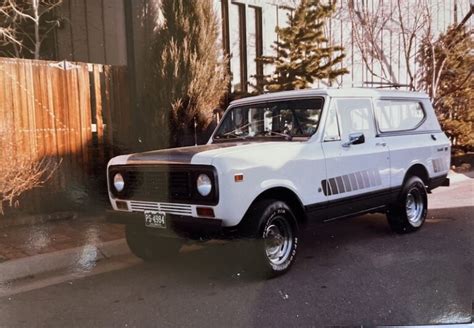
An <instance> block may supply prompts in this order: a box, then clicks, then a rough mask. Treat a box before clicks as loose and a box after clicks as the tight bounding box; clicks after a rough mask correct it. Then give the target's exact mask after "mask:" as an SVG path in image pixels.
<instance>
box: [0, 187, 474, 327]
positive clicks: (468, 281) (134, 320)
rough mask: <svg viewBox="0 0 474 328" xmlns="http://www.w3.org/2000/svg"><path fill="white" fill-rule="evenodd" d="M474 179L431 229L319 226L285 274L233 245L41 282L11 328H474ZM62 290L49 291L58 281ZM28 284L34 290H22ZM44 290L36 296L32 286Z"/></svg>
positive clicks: (8, 313) (363, 220) (437, 197)
mask: <svg viewBox="0 0 474 328" xmlns="http://www.w3.org/2000/svg"><path fill="white" fill-rule="evenodd" d="M473 181H474V180H472V179H471V180H468V181H464V182H460V183H458V184H456V185H454V186H452V187H450V188H439V189H438V190H436V191H435V193H434V194H433V195H430V210H429V213H428V216H429V217H428V220H427V222H426V223H425V225H424V227H423V228H422V229H421V230H420V231H418V232H416V233H412V234H408V235H396V234H394V233H392V232H391V231H390V229H389V227H388V225H387V223H386V220H385V217H384V216H383V215H380V214H374V215H365V216H361V217H358V218H353V219H349V220H344V221H339V222H332V223H329V224H326V225H322V226H312V227H309V228H308V229H307V230H306V231H305V233H304V236H303V238H302V242H301V243H300V249H299V254H298V258H297V262H296V263H295V265H294V267H293V268H292V270H291V271H290V272H288V273H287V274H286V275H284V276H281V277H278V278H275V279H271V280H259V279H258V278H256V277H254V276H253V275H252V274H251V273H250V272H248V271H247V270H246V268H245V266H244V265H242V263H243V262H245V261H243V259H244V258H245V257H246V254H241V253H240V252H239V249H238V248H236V247H235V245H233V244H232V243H224V244H213V245H208V246H205V247H200V248H197V249H193V248H188V249H185V250H184V251H183V250H182V251H181V253H180V254H179V256H178V257H176V258H174V259H172V260H170V261H167V262H165V263H155V264H149V263H143V262H141V261H138V260H136V259H134V258H132V257H131V255H127V256H126V257H125V258H124V259H123V261H124V263H127V264H126V265H116V266H112V267H110V268H107V265H110V264H107V261H104V262H103V263H100V264H99V265H97V267H96V268H94V269H93V270H92V271H91V272H90V274H89V275H87V276H83V277H78V276H74V275H73V274H71V273H70V271H68V272H62V273H61V272H60V273H56V274H55V275H56V276H55V277H56V278H55V279H52V278H51V277H37V278H36V279H34V281H31V282H18V283H17V284H12V285H9V286H3V288H9V289H10V290H11V293H10V295H9V296H4V297H1V298H0V318H1V319H0V326H1V327H40V326H42V327H73V326H81V327H144V326H159V327H178V326H179V327H256V326H258V327H283V326H284V327H288V326H290V327H294V326H301V327H307V326H308V327H309V326H314V327H320V326H335V325H338V326H339V325H343V326H346V325H351V326H354V325H369V326H372V325H421V324H440V323H446V324H447V323H469V322H471V320H472V306H473V265H472V264H473V263H472V262H473V261H472V259H473V257H472V250H473V247H472V246H473V245H472V236H473V232H474V225H473V219H474V217H473V209H474V204H473V202H474V200H473V199H474V197H473V196H474V194H473ZM48 279H49V281H50V282H51V281H52V282H51V283H49V284H48V283H42V282H41V281H43V282H44V281H45V280H48ZM25 284H27V285H28V284H29V286H30V287H29V288H26V289H25V288H22V287H21V286H23V287H24V285H25ZM31 286H37V288H34V287H31Z"/></svg>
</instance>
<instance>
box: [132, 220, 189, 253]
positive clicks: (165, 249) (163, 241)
mask: <svg viewBox="0 0 474 328" xmlns="http://www.w3.org/2000/svg"><path fill="white" fill-rule="evenodd" d="M125 237H126V239H127V244H128V247H129V248H130V250H131V251H132V253H133V254H134V255H135V256H137V257H139V258H141V259H143V260H144V261H156V260H163V259H168V258H170V257H172V256H175V255H176V254H178V252H179V250H180V248H181V246H182V244H183V243H182V241H181V240H180V239H175V238H160V237H156V236H152V235H149V234H147V232H146V228H145V227H144V226H141V225H138V224H133V225H126V227H125Z"/></svg>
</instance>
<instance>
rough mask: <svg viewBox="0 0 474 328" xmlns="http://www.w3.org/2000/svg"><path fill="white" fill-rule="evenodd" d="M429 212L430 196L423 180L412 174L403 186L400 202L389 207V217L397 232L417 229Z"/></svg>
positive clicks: (393, 228)
mask: <svg viewBox="0 0 474 328" xmlns="http://www.w3.org/2000/svg"><path fill="white" fill-rule="evenodd" d="M427 212H428V196H427V192H426V188H425V184H424V183H423V181H422V180H421V179H420V178H419V177H417V176H412V177H410V178H408V179H407V181H406V183H405V185H404V186H403V189H402V192H401V194H400V196H399V198H398V202H397V203H396V204H393V205H391V206H390V207H389V209H388V212H387V219H388V222H389V224H390V227H391V228H392V230H394V231H395V232H397V233H407V232H412V231H416V230H418V229H420V228H421V226H422V225H423V223H425V220H426V215H427Z"/></svg>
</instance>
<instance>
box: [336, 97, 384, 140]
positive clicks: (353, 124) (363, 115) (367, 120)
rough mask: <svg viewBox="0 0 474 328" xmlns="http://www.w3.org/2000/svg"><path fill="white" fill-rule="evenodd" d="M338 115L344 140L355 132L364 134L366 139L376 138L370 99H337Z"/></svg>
mask: <svg viewBox="0 0 474 328" xmlns="http://www.w3.org/2000/svg"><path fill="white" fill-rule="evenodd" d="M337 113H338V115H339V119H340V123H341V134H342V137H343V139H347V138H348V137H349V134H351V133H355V132H362V133H363V134H364V136H365V137H366V138H367V137H374V135H375V130H374V121H373V119H372V110H371V101H370V99H337Z"/></svg>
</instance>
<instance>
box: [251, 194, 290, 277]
mask: <svg viewBox="0 0 474 328" xmlns="http://www.w3.org/2000/svg"><path fill="white" fill-rule="evenodd" d="M242 231H243V233H244V238H245V243H246V245H247V246H248V247H250V250H249V251H248V252H245V256H246V258H247V260H248V261H249V262H250V263H249V265H250V266H251V270H252V271H254V273H257V274H259V275H263V276H264V277H267V278H271V277H275V276H278V275H281V274H283V273H285V272H287V271H288V270H289V269H290V267H291V266H292V265H293V263H294V261H295V257H296V250H297V248H298V223H297V220H296V218H295V216H294V214H293V211H292V210H291V208H290V207H289V206H288V205H287V204H286V203H284V202H282V201H279V200H272V199H266V200H261V201H259V202H257V203H256V204H254V205H253V206H252V208H251V209H250V211H249V212H248V213H247V215H246V217H245V218H244V221H243V227H242ZM272 237H273V238H272Z"/></svg>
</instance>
